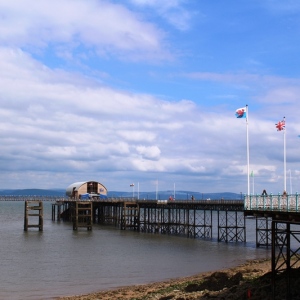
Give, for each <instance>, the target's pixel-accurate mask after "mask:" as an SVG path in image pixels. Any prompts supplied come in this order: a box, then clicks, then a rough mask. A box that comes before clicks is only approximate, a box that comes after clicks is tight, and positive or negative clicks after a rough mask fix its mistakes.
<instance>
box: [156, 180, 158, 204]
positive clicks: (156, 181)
mask: <svg viewBox="0 0 300 300" xmlns="http://www.w3.org/2000/svg"><path fill="white" fill-rule="evenodd" d="M157 193H158V179H156V200H157Z"/></svg>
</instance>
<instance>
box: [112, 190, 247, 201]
mask: <svg viewBox="0 0 300 300" xmlns="http://www.w3.org/2000/svg"><path fill="white" fill-rule="evenodd" d="M173 193H174V192H173V191H159V192H158V193H157V199H158V200H167V199H169V197H170V196H172V197H173ZM192 195H193V196H194V199H195V200H206V199H211V200H220V199H224V200H239V199H241V195H240V194H236V193H229V192H224V193H199V192H192V191H175V199H177V200H190V199H191V197H192ZM132 196H133V194H132V192H119V191H110V192H108V197H132ZM134 196H135V197H138V193H137V192H136V191H135V192H134ZM139 199H145V200H147V199H149V200H153V199H156V192H140V193H139Z"/></svg>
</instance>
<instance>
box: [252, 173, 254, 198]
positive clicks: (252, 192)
mask: <svg viewBox="0 0 300 300" xmlns="http://www.w3.org/2000/svg"><path fill="white" fill-rule="evenodd" d="M252 195H254V172H253V171H252Z"/></svg>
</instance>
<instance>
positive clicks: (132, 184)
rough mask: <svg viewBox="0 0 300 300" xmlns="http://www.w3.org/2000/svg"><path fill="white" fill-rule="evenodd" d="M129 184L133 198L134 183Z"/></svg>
mask: <svg viewBox="0 0 300 300" xmlns="http://www.w3.org/2000/svg"><path fill="white" fill-rule="evenodd" d="M130 186H132V198H134V183H131V184H130Z"/></svg>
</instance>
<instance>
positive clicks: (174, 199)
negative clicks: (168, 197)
mask: <svg viewBox="0 0 300 300" xmlns="http://www.w3.org/2000/svg"><path fill="white" fill-rule="evenodd" d="M173 197H174V200H175V182H174V195H173Z"/></svg>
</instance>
